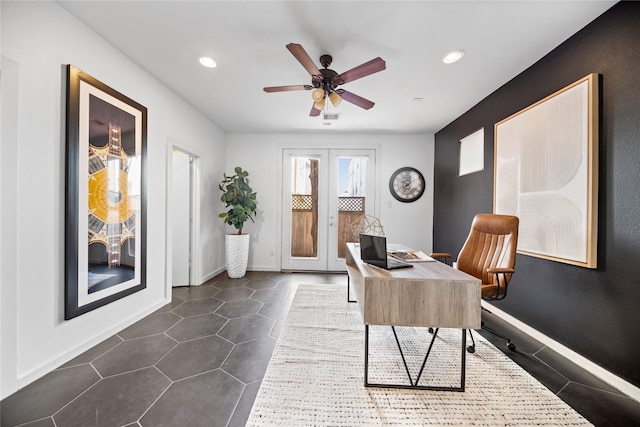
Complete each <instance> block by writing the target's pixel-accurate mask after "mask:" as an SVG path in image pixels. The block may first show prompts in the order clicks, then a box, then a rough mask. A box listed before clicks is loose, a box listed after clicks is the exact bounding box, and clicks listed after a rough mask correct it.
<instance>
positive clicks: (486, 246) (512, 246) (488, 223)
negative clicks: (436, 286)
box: [457, 214, 520, 290]
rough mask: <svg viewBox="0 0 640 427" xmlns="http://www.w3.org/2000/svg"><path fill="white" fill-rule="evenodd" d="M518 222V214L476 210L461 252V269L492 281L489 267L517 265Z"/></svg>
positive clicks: (459, 265) (486, 281)
mask: <svg viewBox="0 0 640 427" xmlns="http://www.w3.org/2000/svg"><path fill="white" fill-rule="evenodd" d="M519 222H520V221H519V220H518V217H517V216H511V215H495V214H477V215H476V216H475V217H474V218H473V222H472V223H471V231H470V232H469V237H467V240H466V242H465V243H464V245H463V246H462V249H461V250H460V254H459V255H458V259H457V268H458V270H461V271H464V272H465V273H467V274H470V275H472V276H475V277H477V278H478V279H480V280H482V283H483V284H492V283H494V282H495V276H494V275H493V274H488V273H487V268H491V267H493V268H514V267H515V265H516V247H517V246H518V225H519ZM509 278H510V276H509V277H507V282H508V279H509ZM505 285H506V284H505ZM504 289H505V290H506V286H505V287H504Z"/></svg>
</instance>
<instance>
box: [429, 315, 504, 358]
mask: <svg viewBox="0 0 640 427" xmlns="http://www.w3.org/2000/svg"><path fill="white" fill-rule="evenodd" d="M480 328H481V329H484V330H485V331H487V332H489V333H490V334H493V335H495V336H497V337H499V338H502V339H503V340H506V341H507V348H508V349H509V350H511V351H516V345H515V344H514V343H512V342H511V339H510V338H508V337H506V336H504V335H502V334H499V333H498V332H496V331H494V330H493V329H491V328H489V327H488V326H485V325H484V322H480ZM467 330H468V331H469V336H470V337H471V344H470V345H469V346H468V347H467V352H468V353H475V352H476V340H475V339H473V333H472V332H471V329H467ZM429 333H430V334H433V328H429Z"/></svg>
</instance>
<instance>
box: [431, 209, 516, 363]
mask: <svg viewBox="0 0 640 427" xmlns="http://www.w3.org/2000/svg"><path fill="white" fill-rule="evenodd" d="M519 222H520V221H519V219H518V217H516V216H511V215H495V214H477V215H476V216H475V217H474V218H473V222H472V223H471V231H470V232H469V236H468V237H467V240H466V241H465V243H464V245H463V246H462V249H461V250H460V253H459V254H458V259H457V262H455V263H454V265H453V267H454V268H457V269H458V270H460V271H464V272H465V273H467V274H470V275H472V276H474V277H477V278H478V279H480V280H482V294H481V295H482V298H483V299H485V300H501V299H503V298H505V297H506V296H507V287H508V285H509V281H510V280H511V276H513V274H514V273H515V270H514V267H515V264H516V247H517V245H518V225H519ZM431 257H432V258H435V259H437V260H439V261H442V262H445V263H446V260H447V259H449V258H451V254H448V253H443V252H435V253H432V254H431ZM482 309H483V310H486V309H485V308H484V307H483V308H482ZM486 311H487V312H490V311H489V310H486ZM481 327H482V329H484V330H486V331H487V332H489V333H491V334H493V335H496V336H498V337H500V338H502V339H504V340H506V341H507V347H508V348H509V350H511V351H514V350H515V349H516V346H515V344H513V343H512V342H511V339H509V338H508V337H506V336H504V335H501V334H499V333H497V332H496V331H494V330H493V329H491V328H488V327H486V326H485V325H484V322H481ZM469 335H470V336H471V342H472V344H471V345H470V346H469V347H467V351H468V352H469V353H473V352H474V351H475V346H476V343H475V340H474V339H473V334H472V333H471V330H469Z"/></svg>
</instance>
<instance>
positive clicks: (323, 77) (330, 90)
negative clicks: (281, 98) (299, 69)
mask: <svg viewBox="0 0 640 427" xmlns="http://www.w3.org/2000/svg"><path fill="white" fill-rule="evenodd" d="M287 49H288V50H289V52H291V54H292V55H293V56H294V57H295V58H296V59H297V60H298V62H300V64H301V65H302V66H303V67H304V69H305V70H307V72H308V73H309V74H310V75H311V85H289V86H271V87H265V88H264V91H265V92H267V93H271V92H285V91H293V90H312V89H313V92H311V98H312V99H313V106H312V107H311V112H310V113H309V116H311V117H317V116H319V115H320V113H321V112H322V109H323V108H324V107H325V105H326V98H329V100H330V101H331V103H332V104H333V106H334V107H337V106H338V105H339V104H340V103H341V102H342V100H343V99H344V100H346V101H347V102H350V103H352V104H354V105H356V106H358V107H360V108H364V109H365V110H368V109H370V108H372V107H373V106H374V105H375V104H374V103H373V102H372V101H369V100H368V99H365V98H363V97H361V96H359V95H356V94H354V93H351V92H348V91H346V90H344V89H341V88H340V89H339V88H338V86H340V85H343V84H345V83H349V82H352V81H354V80H357V79H361V78H362V77H366V76H368V75H371V74H373V73H377V72H378V71H382V70H384V69H386V63H385V62H384V60H383V59H382V58H379V57H378V58H374V59H372V60H371V61H369V62H365V63H364V64H361V65H358V66H357V67H355V68H352V69H351V70H348V71H345V72H344V73H342V74H338V73H336V72H335V71H333V70H331V69H329V66H330V65H331V62H332V61H333V58H332V57H331V55H322V56H320V64H321V65H322V66H323V67H324V68H323V69H321V70H319V69H318V67H316V65H315V64H314V63H313V61H312V60H311V58H310V57H309V55H308V54H307V52H306V51H305V50H304V48H303V47H302V46H301V45H299V44H297V43H289V44H288V45H287Z"/></svg>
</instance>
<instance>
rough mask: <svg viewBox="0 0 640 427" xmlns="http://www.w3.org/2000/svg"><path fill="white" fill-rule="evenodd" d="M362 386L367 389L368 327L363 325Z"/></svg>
mask: <svg viewBox="0 0 640 427" xmlns="http://www.w3.org/2000/svg"><path fill="white" fill-rule="evenodd" d="M364 386H365V387H369V325H364Z"/></svg>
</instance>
